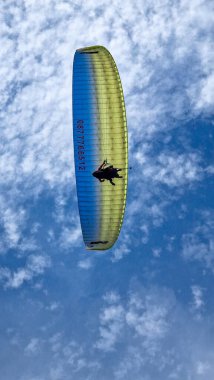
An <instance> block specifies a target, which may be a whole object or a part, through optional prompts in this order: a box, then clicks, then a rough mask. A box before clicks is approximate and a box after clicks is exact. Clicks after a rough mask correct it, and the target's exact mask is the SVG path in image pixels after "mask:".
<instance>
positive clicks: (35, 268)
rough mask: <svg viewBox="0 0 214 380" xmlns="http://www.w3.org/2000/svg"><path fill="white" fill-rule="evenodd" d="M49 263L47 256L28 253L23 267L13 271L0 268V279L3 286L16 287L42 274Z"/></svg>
mask: <svg viewBox="0 0 214 380" xmlns="http://www.w3.org/2000/svg"><path fill="white" fill-rule="evenodd" d="M50 265H51V260H50V257H49V256H42V255H30V256H29V257H28V259H27V262H26V265H25V267H23V268H18V269H17V270H14V271H12V270H10V269H9V268H0V280H1V282H3V285H4V287H5V288H15V289H16V288H19V287H20V286H22V285H23V283H24V282H26V281H31V280H33V278H34V277H37V276H39V275H41V274H43V273H44V272H45V270H46V269H47V268H49V267H50Z"/></svg>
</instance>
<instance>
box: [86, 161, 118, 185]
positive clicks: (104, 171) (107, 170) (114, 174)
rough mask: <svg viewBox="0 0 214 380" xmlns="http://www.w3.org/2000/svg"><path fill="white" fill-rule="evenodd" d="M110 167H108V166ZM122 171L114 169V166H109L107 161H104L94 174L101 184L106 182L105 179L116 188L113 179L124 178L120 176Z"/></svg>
mask: <svg viewBox="0 0 214 380" xmlns="http://www.w3.org/2000/svg"><path fill="white" fill-rule="evenodd" d="M107 165H108V166H107ZM121 170H122V169H117V168H114V167H113V165H109V164H108V163H107V160H104V161H103V163H102V164H101V165H100V166H99V168H98V169H97V170H96V171H95V172H93V173H92V175H93V176H94V177H96V178H97V179H98V180H99V181H100V182H104V181H105V179H106V180H107V181H110V183H111V184H112V185H113V186H115V183H114V182H113V181H112V179H113V178H123V177H122V176H120V175H119V174H118V172H120V171H121Z"/></svg>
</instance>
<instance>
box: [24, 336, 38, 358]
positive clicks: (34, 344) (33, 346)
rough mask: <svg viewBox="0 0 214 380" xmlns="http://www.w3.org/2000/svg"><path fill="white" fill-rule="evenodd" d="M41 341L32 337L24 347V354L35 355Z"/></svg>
mask: <svg viewBox="0 0 214 380" xmlns="http://www.w3.org/2000/svg"><path fill="white" fill-rule="evenodd" d="M40 344H41V342H40V341H39V339H38V338H32V339H31V340H30V342H29V343H28V345H27V346H26V347H25V354H27V355H35V354H36V353H38V351H39V347H40Z"/></svg>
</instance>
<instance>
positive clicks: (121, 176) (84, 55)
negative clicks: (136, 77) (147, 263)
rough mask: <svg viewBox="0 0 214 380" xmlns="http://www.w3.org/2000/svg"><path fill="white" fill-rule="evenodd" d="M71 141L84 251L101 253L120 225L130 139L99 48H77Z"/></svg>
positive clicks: (111, 71) (108, 59)
mask: <svg viewBox="0 0 214 380" xmlns="http://www.w3.org/2000/svg"><path fill="white" fill-rule="evenodd" d="M73 139H74V159H75V173H76V185H77V197H78V206H79V214H80V221H81V227H82V234H83V239H84V242H85V245H86V248H88V249H90V250H105V249H108V248H110V247H111V246H112V245H113V244H114V243H115V241H116V239H117V237H118V235H119V232H120V229H121V225H122V221H123V215H124V210H125V203H126V191H127V175H128V170H127V168H128V141H127V124H126V112H125V104H124V97H123V90H122V85H121V81H120V77H119V73H118V70H117V67H116V64H115V62H114V60H113V58H112V56H111V54H110V53H109V51H108V50H107V49H106V48H104V47H103V46H92V47H87V48H83V49H78V50H77V51H76V53H75V56H74V65H73ZM102 164H103V166H102ZM100 167H101V169H99V168H100ZM98 169H99V173H98V175H96V172H97V170H98ZM116 169H122V170H118V171H117V170H116ZM113 170H114V171H113ZM94 172H95V175H93V173H94ZM100 173H101V174H100ZM98 177H100V179H99V178H98Z"/></svg>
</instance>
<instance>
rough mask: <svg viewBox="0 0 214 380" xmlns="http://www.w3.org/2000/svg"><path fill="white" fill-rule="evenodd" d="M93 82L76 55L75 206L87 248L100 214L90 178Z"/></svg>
mask: <svg viewBox="0 0 214 380" xmlns="http://www.w3.org/2000/svg"><path fill="white" fill-rule="evenodd" d="M93 80H94V78H93V72H92V67H91V64H90V60H89V59H88V57H87V56H86V55H84V54H81V53H79V52H78V51H77V52H76V53H75V57H74V66H73V125H74V128H73V138H74V156H75V172H76V183H77V196H78V206H79V213H80V220H81V227H82V231H83V239H84V241H85V244H86V245H87V243H90V241H91V239H92V237H93V239H94V238H95V239H96V236H97V237H98V235H99V227H98V226H99V224H98V219H99V213H100V202H99V198H100V188H99V186H98V183H97V182H98V181H97V179H96V178H94V177H93V176H92V173H93V172H94V171H95V170H96V168H97V164H98V163H99V151H98V148H99V147H98V144H97V143H98V136H97V128H96V126H97V122H98V120H97V112H96V95H95V93H94V92H93V90H92V82H93ZM91 137H93V138H91Z"/></svg>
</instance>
